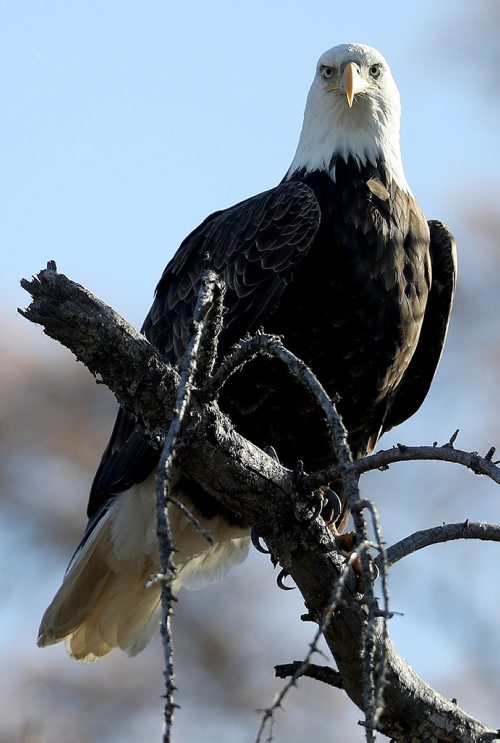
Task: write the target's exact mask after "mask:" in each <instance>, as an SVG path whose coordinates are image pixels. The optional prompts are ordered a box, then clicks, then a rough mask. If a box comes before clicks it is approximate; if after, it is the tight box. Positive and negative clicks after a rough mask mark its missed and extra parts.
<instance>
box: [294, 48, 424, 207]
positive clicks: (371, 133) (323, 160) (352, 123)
mask: <svg viewBox="0 0 500 743" xmlns="http://www.w3.org/2000/svg"><path fill="white" fill-rule="evenodd" d="M400 118H401V104H400V98H399V91H398V88H397V86H396V83H395V81H394V78H393V77H392V74H391V70H390V68H389V65H388V64H387V62H386V60H385V59H384V57H383V56H382V55H381V54H380V52H378V51H377V50H376V49H374V48H373V47H370V46H365V45H363V44H340V45H339V46H335V47H333V49H329V50H328V51H327V52H325V53H324V54H322V55H321V57H320V58H319V60H318V64H317V66H316V74H315V76H314V80H313V82H312V85H311V89H310V91H309V95H308V97H307V103H306V109H305V112H304V123H303V126H302V131H301V134H300V139H299V143H298V146H297V152H296V153H295V157H294V159H293V162H292V164H291V166H290V169H289V170H288V174H287V177H290V176H291V175H292V174H293V173H294V172H295V171H296V170H299V169H305V170H306V171H312V170H323V171H330V168H331V163H332V158H333V156H334V155H339V156H340V157H342V158H343V159H344V160H347V159H348V158H349V157H352V158H354V159H355V160H357V161H358V162H359V163H360V164H361V165H364V164H366V163H372V164H375V163H377V162H383V163H384V164H385V167H386V169H387V172H388V175H389V177H390V178H391V179H392V180H393V181H395V182H396V183H397V185H398V186H399V187H400V188H402V189H403V190H405V191H408V192H409V191H410V188H409V186H408V183H407V181H406V178H405V175H404V170H403V163H402V160H401V150H400V144H399V124H400ZM331 176H332V178H334V177H335V173H334V172H331Z"/></svg>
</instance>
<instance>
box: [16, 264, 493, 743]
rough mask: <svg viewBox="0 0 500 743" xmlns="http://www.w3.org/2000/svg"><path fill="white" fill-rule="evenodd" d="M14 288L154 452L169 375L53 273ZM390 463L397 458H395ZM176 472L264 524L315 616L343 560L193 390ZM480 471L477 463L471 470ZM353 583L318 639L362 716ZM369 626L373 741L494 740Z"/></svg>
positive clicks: (137, 340)
mask: <svg viewBox="0 0 500 743" xmlns="http://www.w3.org/2000/svg"><path fill="white" fill-rule="evenodd" d="M22 285H23V286H24V288H25V289H26V290H27V291H29V292H30V293H31V294H32V296H33V298H34V301H33V302H32V304H31V305H30V307H29V308H28V309H27V310H26V311H25V312H22V314H23V315H24V316H25V317H27V319H29V320H31V321H32V322H36V323H38V324H40V325H43V327H44V331H45V332H46V333H47V334H48V335H50V336H51V337H53V338H55V339H56V340H58V341H60V342H61V343H63V344H64V345H65V346H67V347H68V348H70V350H72V352H73V353H74V354H75V355H76V357H77V358H79V359H80V360H81V361H83V363H84V364H85V365H86V366H87V367H88V368H89V369H90V370H91V371H92V373H93V374H94V375H96V374H98V375H100V377H101V378H102V380H103V381H104V382H105V383H106V384H107V385H108V386H109V387H110V389H111V390H112V391H113V392H114V393H115V395H116V397H117V399H118V400H119V402H120V403H122V404H123V405H124V406H125V407H126V408H127V409H128V410H130V411H131V412H133V413H134V414H135V415H136V416H137V418H138V420H139V421H140V422H141V424H142V425H143V426H144V430H145V434H146V435H147V436H148V438H149V440H150V441H152V442H153V444H154V445H156V446H157V448H158V449H159V450H160V448H161V443H162V441H163V439H164V437H165V431H166V430H167V429H168V424H169V422H170V421H171V419H172V411H173V410H174V407H175V396H176V390H177V387H178V382H179V376H178V374H177V372H176V371H174V370H172V369H170V368H169V367H168V366H167V365H166V364H165V363H164V362H163V361H162V359H161V357H160V355H159V354H158V352H157V351H156V350H155V349H153V348H152V347H151V346H150V344H149V343H148V342H147V341H146V339H145V338H144V337H143V336H141V335H140V334H139V333H137V332H136V331H134V330H133V329H132V328H130V326H129V325H127V323H125V321H123V320H122V319H121V318H119V317H118V316H117V315H116V313H114V312H113V311H112V310H111V309H110V308H107V307H106V305H104V304H103V303H102V302H100V301H99V300H96V299H95V298H94V297H92V295H91V294H90V293H89V292H88V291H87V290H85V289H83V288H82V287H80V286H79V285H77V284H74V283H73V282H71V281H70V280H69V279H67V278H66V277H65V276H63V275H61V274H58V273H56V271H55V270H52V269H47V270H45V271H42V272H41V273H40V274H39V275H38V277H37V279H34V280H33V281H31V282H28V281H23V282H22ZM110 348H113V354H110V353H109V349H110ZM437 451H438V452H439V451H441V449H437ZM398 453H399V455H400V458H403V452H401V451H399V452H398ZM407 454H408V452H406V458H410V457H408V456H407ZM374 456H377V455H374ZM471 456H473V455H471ZM435 458H436V457H435ZM394 461H400V459H394ZM176 464H177V465H178V466H179V467H180V468H181V469H182V470H183V471H185V472H186V473H187V474H188V475H189V476H191V477H193V478H194V479H195V480H197V481H198V482H199V483H200V484H201V485H202V487H203V488H204V489H206V490H207V491H208V492H210V493H211V494H213V495H214V497H216V498H217V499H219V500H220V501H221V502H222V503H223V504H224V505H225V506H227V507H229V508H230V509H231V510H232V511H233V512H234V513H236V514H239V515H241V516H242V517H243V518H244V519H245V521H246V523H248V524H250V525H252V524H257V523H259V524H261V523H263V522H264V523H265V524H266V533H265V534H264V537H265V539H266V541H267V543H268V545H269V547H270V548H271V550H272V552H273V554H275V555H277V556H278V557H279V559H280V562H281V563H282V564H283V565H285V566H286V568H287V570H288V571H289V573H290V574H291V576H292V578H293V579H294V581H295V583H296V584H297V586H298V587H299V589H300V591H301V593H302V595H303V597H304V599H305V602H306V605H307V607H308V609H309V611H310V613H311V614H312V615H313V616H316V617H321V616H323V612H324V610H325V607H327V606H329V604H330V601H331V597H332V595H333V593H334V591H335V586H336V585H338V581H339V576H341V575H343V574H344V566H345V562H346V558H345V556H343V555H341V554H340V553H339V552H338V550H337V549H336V546H335V543H334V541H333V539H332V535H331V533H330V532H329V530H328V529H327V528H326V527H325V525H324V523H323V521H322V519H316V520H314V521H313V522H312V523H306V522H299V521H298V520H297V519H296V517H295V515H294V512H293V508H292V507H291V504H292V502H293V498H294V496H295V497H296V493H295V478H294V473H292V472H290V471H289V470H286V469H285V468H283V467H282V466H281V465H280V464H279V463H278V462H276V461H275V460H273V459H272V458H271V457H268V456H267V455H266V454H264V453H263V452H262V451H261V450H260V449H258V448H257V447H256V446H254V445H253V444H252V443H251V442H249V441H246V440H245V439H243V438H242V437H241V436H239V435H238V434H237V433H236V432H235V431H234V430H233V428H232V427H231V425H230V423H229V421H228V419H227V417H226V416H225V415H223V414H222V413H221V411H220V410H219V409H218V407H217V405H216V404H215V403H214V402H211V403H209V404H207V405H201V404H200V403H199V401H198V396H197V393H196V390H194V391H193V394H192V400H191V405H190V407H189V410H188V411H187V413H186V416H185V420H184V423H183V428H182V433H181V435H180V437H179V441H178V446H177V447H176ZM381 464H384V463H381ZM381 464H378V465H375V466H381ZM489 464H490V466H493V467H494V465H492V463H491V462H489ZM354 465H356V463H352V464H350V463H348V465H347V466H349V467H353V472H354V473H355V474H356V475H357V474H359V472H361V471H366V469H369V468H373V466H371V467H366V465H365V469H364V470H363V469H362V467H363V465H357V466H359V467H360V468H361V469H359V470H358V469H356V467H354ZM342 466H344V467H345V466H346V465H342ZM482 467H483V464H482V463H481V465H480V466H478V468H479V469H482ZM497 469H498V468H497ZM331 471H335V468H333V470H330V472H331ZM338 475H339V468H337V470H336V474H334V475H333V476H332V475H331V474H328V475H327V477H326V478H325V479H323V480H322V479H321V478H322V474H318V473H314V474H313V475H312V476H311V477H310V478H309V481H308V482H309V485H310V487H311V490H313V489H314V486H311V483H312V482H316V483H317V484H318V485H319V484H322V483H324V482H328V481H329V480H330V479H333V478H334V477H337V476H338ZM356 583H357V579H356V575H355V574H354V573H353V571H349V575H348V577H347V579H346V580H345V583H344V584H343V587H342V601H341V603H340V605H339V606H337V608H336V610H335V612H334V613H332V615H331V617H330V621H329V623H328V626H327V627H325V630H324V635H325V638H326V641H327V643H328V645H329V647H330V649H331V651H332V654H333V656H334V658H335V661H336V663H337V666H338V668H339V671H340V674H341V677H342V682H343V686H344V688H345V690H346V692H347V693H348V695H349V696H350V697H351V699H352V700H353V701H354V702H355V703H356V704H357V705H358V706H359V707H360V708H361V709H363V707H364V694H363V672H362V666H363V658H362V656H363V648H364V635H365V629H366V622H367V619H368V610H367V607H366V605H365V603H363V598H362V597H361V596H360V595H359V594H358V593H357V592H356ZM372 624H373V632H372V636H373V642H374V645H375V647H376V648H377V649H378V650H380V648H383V649H384V650H385V652H384V656H385V663H386V673H385V679H386V685H385V689H384V707H383V713H382V715H381V716H380V718H379V720H378V722H377V728H378V729H379V730H380V731H381V732H383V733H384V734H385V735H388V736H389V737H392V738H393V739H395V740H401V741H410V740H431V739H433V740H436V741H470V742H471V743H472V742H473V741H474V743H477V741H493V740H495V738H496V733H495V731H493V730H491V729H490V728H487V727H486V726H484V725H482V724H481V723H480V722H478V721H476V720H474V719H473V718H471V717H469V716H468V715H466V713H465V712H463V711H462V710H461V709H460V708H458V707H457V706H456V705H454V704H453V703H452V702H449V701H448V700H446V699H444V698H443V697H441V696H440V695H439V694H437V693H436V692H435V691H433V690H432V689H430V688H429V687H428V686H427V685H426V684H425V683H424V682H423V681H422V680H421V679H420V678H419V677H418V676H417V675H416V674H415V672H414V671H413V670H412V669H411V667H410V666H409V665H408V664H407V663H406V661H404V660H403V659H402V658H401V657H400V656H399V655H398V654H397V653H396V651H395V649H394V647H393V645H392V643H391V642H390V640H389V639H387V641H385V639H384V634H385V633H384V629H383V622H382V619H381V618H377V617H375V618H374V620H373V623H372Z"/></svg>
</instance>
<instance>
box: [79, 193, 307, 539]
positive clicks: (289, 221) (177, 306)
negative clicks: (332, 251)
mask: <svg viewBox="0 0 500 743" xmlns="http://www.w3.org/2000/svg"><path fill="white" fill-rule="evenodd" d="M320 218H321V214H320V208H319V205H318V202H317V200H316V197H315V195H314V192H313V191H312V189H311V188H309V186H307V185H305V184H303V183H300V182H291V183H283V184H280V185H279V186H277V187H276V188H273V189H271V190H270V191H266V192H264V193H262V194H259V195H257V196H254V197H253V198H251V199H247V200H246V201H243V202H241V203H239V204H236V205H235V206H233V207H231V208H230V209H227V210H225V211H222V212H216V213H215V214H212V215H211V216H209V217H207V219H205V221H204V222H203V223H202V224H201V225H200V226H199V227H198V228H197V229H195V230H194V231H193V232H192V233H191V234H190V235H188V237H187V238H186V239H185V240H184V241H183V243H182V244H181V246H180V248H179V250H178V251H177V253H176V254H175V256H174V257H173V259H172V260H171V261H170V263H169V264H168V265H167V267H166V269H165V271H164V273H163V276H162V278H161V279H160V282H159V284H158V286H157V288H156V294H155V299H154V302H153V305H152V307H151V310H150V312H149V314H148V315H147V317H146V320H145V321H144V324H143V327H142V332H143V333H144V334H145V335H146V337H147V338H148V339H149V341H150V342H151V343H153V345H155V346H156V347H157V348H159V349H160V350H161V351H162V353H164V355H165V358H166V359H167V360H168V361H169V362H170V363H172V364H174V365H176V364H178V363H179V362H180V360H181V357H182V354H183V352H184V348H185V346H186V343H187V340H188V338H189V334H190V325H191V318H192V315H193V311H194V306H195V303H196V297H197V294H198V289H199V286H200V281H201V275H202V272H203V270H204V268H205V266H206V260H207V259H206V256H207V254H208V255H209V261H210V265H211V266H212V267H213V268H214V269H215V270H216V271H217V272H218V273H219V274H220V275H221V276H222V278H223V279H224V281H225V282H226V285H227V291H226V296H225V307H226V314H225V327H224V330H223V332H222V334H221V338H220V344H221V349H220V350H221V353H225V352H226V351H227V349H228V348H229V346H230V345H231V344H232V343H234V342H236V341H237V340H239V338H240V337H242V336H243V335H244V334H245V333H246V332H251V331H252V330H254V329H256V328H257V327H258V326H259V325H261V324H262V323H263V322H264V321H265V318H266V317H267V316H268V315H269V314H270V313H271V312H272V311H273V309H274V308H275V307H276V306H277V304H278V303H279V300H280V297H281V295H282V293H283V291H284V289H285V288H286V286H287V285H288V284H289V283H290V282H291V281H292V279H293V275H294V270H295V268H296V266H297V265H298V263H299V262H300V261H301V259H302V258H303V257H304V256H305V255H306V254H307V251H308V249H309V247H310V245H311V243H312V242H313V240H314V237H315V235H316V233H317V230H318V227H319V224H320ZM156 460H157V454H156V452H155V451H154V449H153V448H152V447H151V446H150V445H149V444H148V443H147V442H146V441H145V440H144V438H143V437H142V435H141V432H140V430H138V428H137V424H136V421H135V418H134V416H132V415H130V413H128V412H127V411H126V410H124V409H123V408H120V410H119V412H118V417H117V419H116V423H115V427H114V429H113V432H112V435H111V439H110V442H109V444H108V446H107V448H106V450H105V452H104V454H103V457H102V460H101V464H100V466H99V469H98V470H97V473H96V476H95V479H94V483H93V485H92V489H91V493H90V499H89V505H88V509H87V515H88V516H89V519H90V521H89V527H88V530H87V536H88V533H89V531H90V530H91V529H93V528H94V526H95V523H96V522H97V521H98V520H99V518H100V517H101V515H102V514H103V513H104V512H105V510H106V509H107V508H109V505H110V504H111V502H112V500H113V496H114V494H115V493H119V492H121V491H123V490H126V489H128V488H130V487H131V486H132V485H134V484H136V483H138V482H142V480H144V479H145V478H146V477H147V476H148V474H149V473H150V472H151V470H152V469H153V467H154V465H155V463H156Z"/></svg>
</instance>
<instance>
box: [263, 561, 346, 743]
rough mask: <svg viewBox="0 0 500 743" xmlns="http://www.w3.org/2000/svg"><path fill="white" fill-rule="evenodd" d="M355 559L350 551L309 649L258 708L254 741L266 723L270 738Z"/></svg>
mask: <svg viewBox="0 0 500 743" xmlns="http://www.w3.org/2000/svg"><path fill="white" fill-rule="evenodd" d="M356 559H357V557H356V553H352V554H351V555H350V556H349V559H348V560H346V562H345V564H344V567H343V569H342V572H341V573H340V575H339V577H338V579H337V582H336V584H335V586H334V588H333V591H332V595H331V600H330V602H329V604H328V606H327V607H326V609H325V610H324V612H323V616H322V617H321V621H320V622H319V623H318V628H317V630H316V632H315V634H314V637H313V639H312V640H311V642H310V643H309V650H308V652H307V655H306V656H305V658H304V659H303V660H302V661H300V662H297V665H296V667H295V670H294V672H293V673H292V674H291V677H290V679H289V680H288V681H287V683H286V684H285V685H284V686H283V688H282V689H281V690H280V691H279V692H278V694H277V695H276V696H275V698H274V701H273V703H272V704H271V705H270V706H269V707H266V708H265V709H261V710H258V711H259V712H262V720H261V724H260V728H259V730H258V732H257V738H256V743H260V741H261V739H262V735H263V734H264V731H265V729H266V725H269V727H270V732H269V737H268V740H272V726H273V725H274V713H275V712H276V710H277V709H279V708H281V705H282V702H283V700H284V698H285V697H286V695H287V694H288V692H289V691H290V689H291V688H292V687H293V686H296V684H297V680H298V679H299V678H300V676H303V675H305V674H306V671H307V669H308V668H309V667H310V665H311V658H312V656H313V655H314V654H315V653H317V652H318V643H319V641H320V638H321V636H322V635H323V633H324V632H325V630H326V628H327V626H328V625H329V623H330V620H331V617H332V616H333V614H334V612H335V610H336V609H337V608H338V606H339V605H340V604H341V602H342V593H343V590H344V587H345V584H346V582H347V578H348V576H349V574H350V573H351V571H352V569H353V565H354V564H355V562H356ZM339 675H340V674H339Z"/></svg>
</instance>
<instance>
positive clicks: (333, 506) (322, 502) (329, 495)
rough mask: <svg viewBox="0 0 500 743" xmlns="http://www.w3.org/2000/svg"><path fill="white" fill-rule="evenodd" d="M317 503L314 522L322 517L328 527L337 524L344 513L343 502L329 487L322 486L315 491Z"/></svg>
mask: <svg viewBox="0 0 500 743" xmlns="http://www.w3.org/2000/svg"><path fill="white" fill-rule="evenodd" d="M314 498H315V500H316V501H317V504H316V505H315V508H314V512H313V521H314V520H316V519H317V518H318V516H321V517H322V518H323V521H324V522H325V524H327V526H331V525H332V524H335V523H336V522H337V521H338V519H339V516H340V515H341V513H342V502H341V500H340V498H339V496H338V495H337V493H336V492H335V490H332V488H331V487H330V486H329V485H322V486H321V487H319V488H318V489H317V490H315V491H314Z"/></svg>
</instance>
